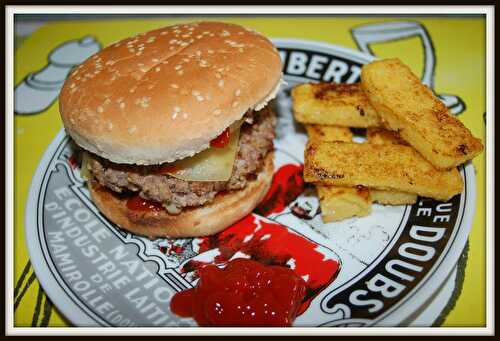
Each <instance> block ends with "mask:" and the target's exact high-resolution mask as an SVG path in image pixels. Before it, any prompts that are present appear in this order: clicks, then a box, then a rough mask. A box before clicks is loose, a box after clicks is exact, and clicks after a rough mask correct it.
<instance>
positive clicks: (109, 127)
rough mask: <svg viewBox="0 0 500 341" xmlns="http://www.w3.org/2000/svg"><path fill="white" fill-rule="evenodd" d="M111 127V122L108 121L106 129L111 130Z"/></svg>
mask: <svg viewBox="0 0 500 341" xmlns="http://www.w3.org/2000/svg"><path fill="white" fill-rule="evenodd" d="M111 129H113V123H111V122H109V121H108V130H111Z"/></svg>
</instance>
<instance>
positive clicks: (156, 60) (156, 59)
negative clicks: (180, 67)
mask: <svg viewBox="0 0 500 341" xmlns="http://www.w3.org/2000/svg"><path fill="white" fill-rule="evenodd" d="M151 61H152V62H153V63H159V62H160V60H159V59H158V58H153V59H151Z"/></svg>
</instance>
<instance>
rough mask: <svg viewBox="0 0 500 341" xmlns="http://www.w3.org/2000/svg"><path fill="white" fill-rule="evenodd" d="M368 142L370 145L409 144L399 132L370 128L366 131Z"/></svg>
mask: <svg viewBox="0 0 500 341" xmlns="http://www.w3.org/2000/svg"><path fill="white" fill-rule="evenodd" d="M366 140H367V142H368V143H374V144H403V145H408V143H407V142H406V141H405V140H403V139H402V138H401V137H400V136H399V135H398V133H397V132H395V131H391V130H387V129H383V128H368V129H366Z"/></svg>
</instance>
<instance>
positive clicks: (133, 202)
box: [127, 195, 164, 212]
mask: <svg viewBox="0 0 500 341" xmlns="http://www.w3.org/2000/svg"><path fill="white" fill-rule="evenodd" d="M127 208H128V209H129V210H133V211H142V212H150V211H156V212H158V211H161V210H163V209H164V208H163V206H162V204H160V203H159V202H155V201H150V200H146V199H144V198H142V197H140V196H139V195H134V196H133V197H131V198H129V199H128V200H127Z"/></svg>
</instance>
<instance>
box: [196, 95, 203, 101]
mask: <svg viewBox="0 0 500 341" xmlns="http://www.w3.org/2000/svg"><path fill="white" fill-rule="evenodd" d="M196 99H197V100H198V102H203V101H204V100H205V98H204V97H203V96H196Z"/></svg>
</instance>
